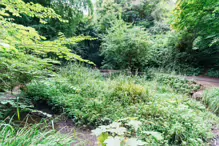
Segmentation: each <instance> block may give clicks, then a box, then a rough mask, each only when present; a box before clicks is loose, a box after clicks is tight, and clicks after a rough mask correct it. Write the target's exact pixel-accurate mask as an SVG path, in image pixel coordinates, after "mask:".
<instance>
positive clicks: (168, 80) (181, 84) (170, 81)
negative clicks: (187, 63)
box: [157, 74, 201, 94]
mask: <svg viewBox="0 0 219 146" xmlns="http://www.w3.org/2000/svg"><path fill="white" fill-rule="evenodd" d="M157 81H158V82H160V83H163V84H165V85H169V86H170V87H172V88H173V89H174V90H175V91H176V92H179V93H185V94H192V93H194V92H196V91H198V90H199V89H200V88H201V87H200V85H198V84H196V83H195V82H193V81H188V80H186V79H184V78H183V77H179V76H173V75H165V74H158V75H157Z"/></svg>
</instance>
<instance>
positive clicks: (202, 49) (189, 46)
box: [172, 0, 219, 68]
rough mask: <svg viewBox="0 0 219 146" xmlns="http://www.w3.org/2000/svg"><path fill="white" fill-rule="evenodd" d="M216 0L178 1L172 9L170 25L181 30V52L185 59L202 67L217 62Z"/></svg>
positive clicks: (218, 10)
mask: <svg viewBox="0 0 219 146" xmlns="http://www.w3.org/2000/svg"><path fill="white" fill-rule="evenodd" d="M218 5H219V2H218V1H217V0H206V1H203V0H180V1H179V2H178V4H177V7H176V9H175V10H174V16H173V20H172V25H173V28H175V29H176V30H178V31H181V32H183V33H182V39H181V42H180V44H179V45H180V46H179V49H180V52H184V53H187V55H186V56H185V57H184V58H190V59H189V62H195V63H196V64H198V65H204V66H205V67H208V68H209V66H216V65H218V62H219V61H218V55H217V54H218V43H219V41H218V37H219V36H218V34H219V30H218V27H219V23H218V13H219V9H218Z"/></svg>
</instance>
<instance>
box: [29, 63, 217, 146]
mask: <svg viewBox="0 0 219 146" xmlns="http://www.w3.org/2000/svg"><path fill="white" fill-rule="evenodd" d="M162 80H163V81H164V82H167V84H170V85H172V86H173V87H177V90H173V89H172V88H171V87H170V86H167V85H166V84H160V83H157V82H156V81H146V80H145V77H144V76H142V77H140V76H124V75H118V76H114V77H112V78H103V77H102V76H101V74H100V73H99V72H96V71H93V70H91V69H87V68H84V67H81V66H78V65H71V66H68V67H66V68H63V69H62V70H61V71H60V72H59V74H58V75H57V76H55V77H53V78H50V79H44V80H40V81H35V82H32V83H30V84H29V85H28V90H27V93H26V97H28V98H30V99H32V100H35V101H37V102H38V101H46V102H47V103H48V104H50V105H51V106H52V107H53V108H54V110H59V111H63V112H64V113H65V114H66V115H67V116H69V117H70V118H72V119H73V120H74V121H75V123H76V124H78V125H81V126H82V125H83V126H89V127H91V128H95V127H98V126H100V125H109V124H110V123H112V122H113V121H118V120H119V119H123V118H127V117H136V118H137V119H139V120H140V121H141V122H142V126H141V129H142V131H149V133H142V134H141V133H139V135H138V138H139V140H143V141H145V142H147V143H149V144H152V145H153V144H154V145H165V144H166V145H204V144H205V143H207V141H208V140H209V138H212V137H213V135H212V134H211V128H212V126H213V125H214V124H216V123H217V122H218V118H217V117H216V116H214V115H213V114H211V113H210V112H208V111H207V110H206V108H205V107H204V106H203V105H202V104H201V103H199V102H197V101H194V100H192V99H190V98H189V97H188V96H187V95H186V94H180V93H181V92H184V91H185V90H184V89H186V91H187V90H188V91H189V92H188V91H187V92H186V93H190V91H191V90H190V89H189V88H191V86H193V84H191V85H190V84H188V81H186V80H184V79H179V78H177V79H175V78H171V79H169V78H167V79H166V77H165V78H164V77H163V78H162ZM189 83H190V82H189ZM176 84H177V85H178V84H179V85H178V86H179V87H181V86H185V87H183V89H178V86H176ZM174 91H175V92H174ZM177 91H180V92H179V93H177ZM121 127H124V126H123V125H121ZM151 132H152V133H151ZM153 132H155V133H156V132H157V133H161V135H162V137H163V139H160V140H156V139H154V138H153V136H152V137H150V136H149V135H151V134H153Z"/></svg>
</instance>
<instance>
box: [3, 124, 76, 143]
mask: <svg viewBox="0 0 219 146" xmlns="http://www.w3.org/2000/svg"><path fill="white" fill-rule="evenodd" d="M74 141H75V140H74V139H73V137H72V136H69V135H65V134H61V133H59V132H57V131H55V130H51V129H49V128H48V127H46V126H45V123H40V124H35V125H32V126H31V125H29V126H28V125H27V126H25V127H23V128H15V127H13V126H11V125H10V124H6V123H4V122H1V124H0V145H2V146H40V145H41V146H42V145H43V146H62V145H67V144H69V145H70V144H71V143H72V142H74Z"/></svg>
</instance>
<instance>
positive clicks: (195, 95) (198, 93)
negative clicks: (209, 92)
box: [192, 90, 204, 101]
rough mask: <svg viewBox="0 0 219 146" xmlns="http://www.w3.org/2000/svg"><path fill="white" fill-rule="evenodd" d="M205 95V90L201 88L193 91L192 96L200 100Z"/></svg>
mask: <svg viewBox="0 0 219 146" xmlns="http://www.w3.org/2000/svg"><path fill="white" fill-rule="evenodd" d="M203 96H204V90H200V91H197V92H195V93H193V95H192V98H193V99H195V100H198V101H200V100H201V99H202V97H203Z"/></svg>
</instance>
